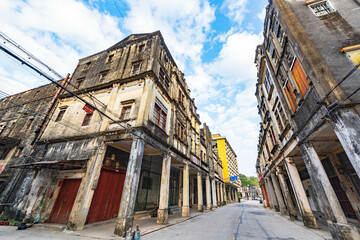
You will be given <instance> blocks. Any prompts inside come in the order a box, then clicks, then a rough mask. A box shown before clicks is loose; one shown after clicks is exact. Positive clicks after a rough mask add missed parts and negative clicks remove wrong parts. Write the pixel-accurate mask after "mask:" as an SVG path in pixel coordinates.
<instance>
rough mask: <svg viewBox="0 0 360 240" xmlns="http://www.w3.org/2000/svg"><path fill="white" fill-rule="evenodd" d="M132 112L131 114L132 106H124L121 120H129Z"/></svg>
mask: <svg viewBox="0 0 360 240" xmlns="http://www.w3.org/2000/svg"><path fill="white" fill-rule="evenodd" d="M130 112H131V105H130V106H124V107H123V108H122V110H121V115H120V118H121V119H122V120H124V119H129V118H130Z"/></svg>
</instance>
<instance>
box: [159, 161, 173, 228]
mask: <svg viewBox="0 0 360 240" xmlns="http://www.w3.org/2000/svg"><path fill="white" fill-rule="evenodd" d="M170 170H171V155H170V154H167V155H165V156H164V158H163V163H162V171H161V183H160V200H159V210H158V215H157V223H168V216H169V210H168V206H169V188H170Z"/></svg>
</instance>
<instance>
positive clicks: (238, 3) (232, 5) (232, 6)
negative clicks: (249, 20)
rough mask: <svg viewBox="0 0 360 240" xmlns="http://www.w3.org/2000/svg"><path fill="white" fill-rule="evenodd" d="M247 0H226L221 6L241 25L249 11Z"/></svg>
mask: <svg viewBox="0 0 360 240" xmlns="http://www.w3.org/2000/svg"><path fill="white" fill-rule="evenodd" d="M247 2H248V0H225V1H224V3H223V5H222V7H221V8H222V10H223V11H224V12H225V14H226V15H227V16H228V17H229V18H230V19H231V20H232V21H233V22H234V23H236V24H238V25H239V26H240V25H241V24H242V22H243V20H244V16H245V13H246V12H247V10H246V4H247Z"/></svg>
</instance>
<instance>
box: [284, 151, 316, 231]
mask: <svg viewBox="0 0 360 240" xmlns="http://www.w3.org/2000/svg"><path fill="white" fill-rule="evenodd" d="M285 168H286V171H287V173H288V176H289V180H290V183H291V186H292V188H293V192H294V194H295V199H296V203H297V206H298V208H299V211H300V213H301V216H302V220H303V222H304V225H305V226H306V227H309V228H318V225H317V222H316V219H315V217H314V214H313V212H312V210H311V207H310V203H309V201H308V199H307V197H306V193H305V190H304V186H303V185H302V182H301V179H300V175H299V172H298V170H297V168H296V165H295V163H294V161H293V160H292V159H291V158H285Z"/></svg>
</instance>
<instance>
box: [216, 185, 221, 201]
mask: <svg viewBox="0 0 360 240" xmlns="http://www.w3.org/2000/svg"><path fill="white" fill-rule="evenodd" d="M215 184H216V199H217V205H218V206H221V197H220V184H219V183H218V182H216V183H215Z"/></svg>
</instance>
